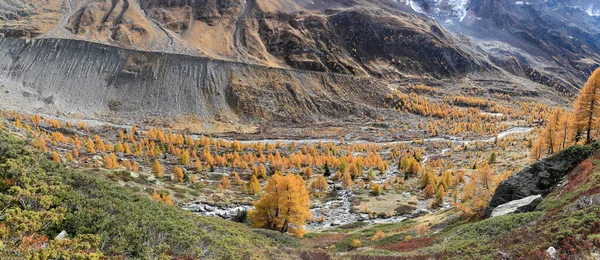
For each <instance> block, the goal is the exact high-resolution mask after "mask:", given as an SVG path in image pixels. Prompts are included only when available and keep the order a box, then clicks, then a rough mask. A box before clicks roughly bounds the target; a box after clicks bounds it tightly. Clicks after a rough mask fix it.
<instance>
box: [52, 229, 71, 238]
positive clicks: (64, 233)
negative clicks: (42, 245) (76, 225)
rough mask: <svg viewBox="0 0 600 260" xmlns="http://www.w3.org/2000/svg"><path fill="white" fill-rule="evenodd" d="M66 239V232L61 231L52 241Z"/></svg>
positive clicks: (67, 235) (67, 236)
mask: <svg viewBox="0 0 600 260" xmlns="http://www.w3.org/2000/svg"><path fill="white" fill-rule="evenodd" d="M67 238H69V234H67V231H65V230H63V231H61V232H60V233H58V235H56V237H55V238H54V240H65V239H67Z"/></svg>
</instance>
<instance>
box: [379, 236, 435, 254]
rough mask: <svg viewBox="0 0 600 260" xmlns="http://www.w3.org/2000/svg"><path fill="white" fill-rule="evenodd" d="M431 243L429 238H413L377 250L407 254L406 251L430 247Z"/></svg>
mask: <svg viewBox="0 0 600 260" xmlns="http://www.w3.org/2000/svg"><path fill="white" fill-rule="evenodd" d="M431 242H432V239H431V238H430V237H424V238H413V239H410V240H408V241H402V242H398V243H396V244H393V245H389V246H382V247H378V248H381V249H387V250H391V251H397V252H408V251H413V250H416V249H419V248H424V247H427V246H429V245H431Z"/></svg>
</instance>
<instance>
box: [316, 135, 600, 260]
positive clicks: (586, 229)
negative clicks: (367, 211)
mask: <svg viewBox="0 0 600 260" xmlns="http://www.w3.org/2000/svg"><path fill="white" fill-rule="evenodd" d="M598 145H599V144H596V145H595V146H594V145H589V146H583V147H582V146H574V147H571V148H568V149H567V150H565V151H563V152H562V153H571V154H572V155H573V156H578V155H580V154H586V155H590V154H594V153H596V152H597V151H598ZM563 155H564V154H563ZM567 157H568V156H567ZM556 158H563V157H561V156H556V157H554V158H552V159H556ZM568 179H569V181H568V184H567V185H565V186H564V187H559V188H557V189H555V190H554V191H553V192H552V193H551V194H549V195H548V196H547V197H546V198H545V199H544V201H542V203H540V205H539V206H538V208H537V211H535V212H528V213H520V214H511V215H506V216H501V217H496V218H490V219H483V220H476V221H469V220H466V219H463V218H460V217H459V218H455V216H456V214H455V213H456V211H454V210H446V211H442V212H438V213H435V214H434V215H430V216H424V217H420V218H416V219H411V220H406V221H403V222H401V223H395V224H382V225H369V226H364V225H358V224H353V225H347V226H342V227H339V228H336V229H332V230H328V231H326V232H321V233H315V234H308V237H309V240H314V241H322V242H327V243H329V244H333V245H335V247H334V248H335V249H333V250H330V251H329V252H332V251H338V252H340V251H341V252H346V251H350V253H351V254H352V253H353V254H355V255H354V257H353V259H430V258H432V257H433V258H436V259H494V258H497V257H500V256H501V255H503V254H504V255H509V256H511V257H513V258H516V259H546V258H547V257H548V256H547V255H546V253H545V250H546V249H547V248H548V247H550V246H553V247H555V248H556V249H557V250H558V253H559V254H560V256H561V257H562V258H563V259H566V258H569V259H570V258H574V256H578V257H584V258H585V257H590V256H591V255H592V251H593V250H592V249H593V248H600V156H598V155H592V156H589V157H588V159H586V160H585V161H583V162H582V163H581V164H579V165H578V166H577V167H576V168H575V169H574V170H573V171H571V172H570V173H569V175H568ZM419 226H421V227H422V226H426V227H428V228H429V231H424V232H419ZM377 230H381V231H384V232H385V233H386V237H385V238H384V239H381V240H378V241H372V240H371V237H372V236H373V234H374V233H375V232H376V231H377ZM432 231H433V232H432ZM354 239H358V240H360V241H361V242H362V245H361V246H360V247H359V248H356V249H353V248H352V247H351V241H352V240H354ZM315 244H317V243H315ZM320 247H322V245H321V246H320ZM594 257H598V256H594ZM590 259H593V257H591V258H590Z"/></svg>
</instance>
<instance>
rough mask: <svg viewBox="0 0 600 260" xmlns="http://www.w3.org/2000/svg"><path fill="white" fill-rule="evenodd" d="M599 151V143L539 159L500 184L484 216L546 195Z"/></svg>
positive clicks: (571, 148) (573, 148) (576, 147)
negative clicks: (507, 204)
mask: <svg viewBox="0 0 600 260" xmlns="http://www.w3.org/2000/svg"><path fill="white" fill-rule="evenodd" d="M598 151H600V142H596V143H593V144H590V145H586V146H579V145H576V146H572V147H569V148H567V149H565V150H563V151H561V152H559V153H558V154H555V155H552V156H550V157H548V158H544V159H542V160H539V161H537V162H535V163H533V164H532V165H530V166H528V167H526V168H525V169H523V170H521V171H520V172H518V173H515V174H513V175H511V176H510V177H509V178H508V179H506V180H504V181H502V182H501V183H500V185H499V186H498V188H496V193H495V194H494V196H493V197H492V200H491V201H490V203H489V204H488V207H487V209H486V215H487V216H490V215H491V213H492V211H493V210H494V209H495V208H496V207H498V206H500V205H502V204H505V203H508V202H511V201H513V200H518V199H522V198H525V197H529V196H532V195H538V194H540V195H542V196H545V195H548V193H550V192H551V190H552V188H553V187H554V186H555V185H557V184H558V183H559V182H560V181H561V180H563V178H564V177H565V176H566V175H567V174H568V173H569V172H570V171H571V170H572V169H574V168H575V166H577V165H578V164H579V163H580V162H582V161H583V160H585V159H586V158H588V157H589V156H590V155H592V154H595V153H597V152H598Z"/></svg>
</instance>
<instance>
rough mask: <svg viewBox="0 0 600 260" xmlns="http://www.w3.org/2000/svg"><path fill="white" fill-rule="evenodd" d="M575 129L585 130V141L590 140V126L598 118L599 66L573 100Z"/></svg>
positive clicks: (599, 95) (589, 141)
mask: <svg viewBox="0 0 600 260" xmlns="http://www.w3.org/2000/svg"><path fill="white" fill-rule="evenodd" d="M575 118H576V124H575V127H576V129H578V130H580V131H585V132H586V141H585V143H586V144H587V143H591V142H592V139H593V138H592V130H593V129H592V128H593V126H594V123H596V121H597V120H598V118H600V68H599V69H596V71H594V73H592V75H591V76H590V78H589V79H588V81H587V82H586V83H585V85H584V86H583V88H582V89H581V91H579V96H578V97H577V100H576V101H575Z"/></svg>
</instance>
